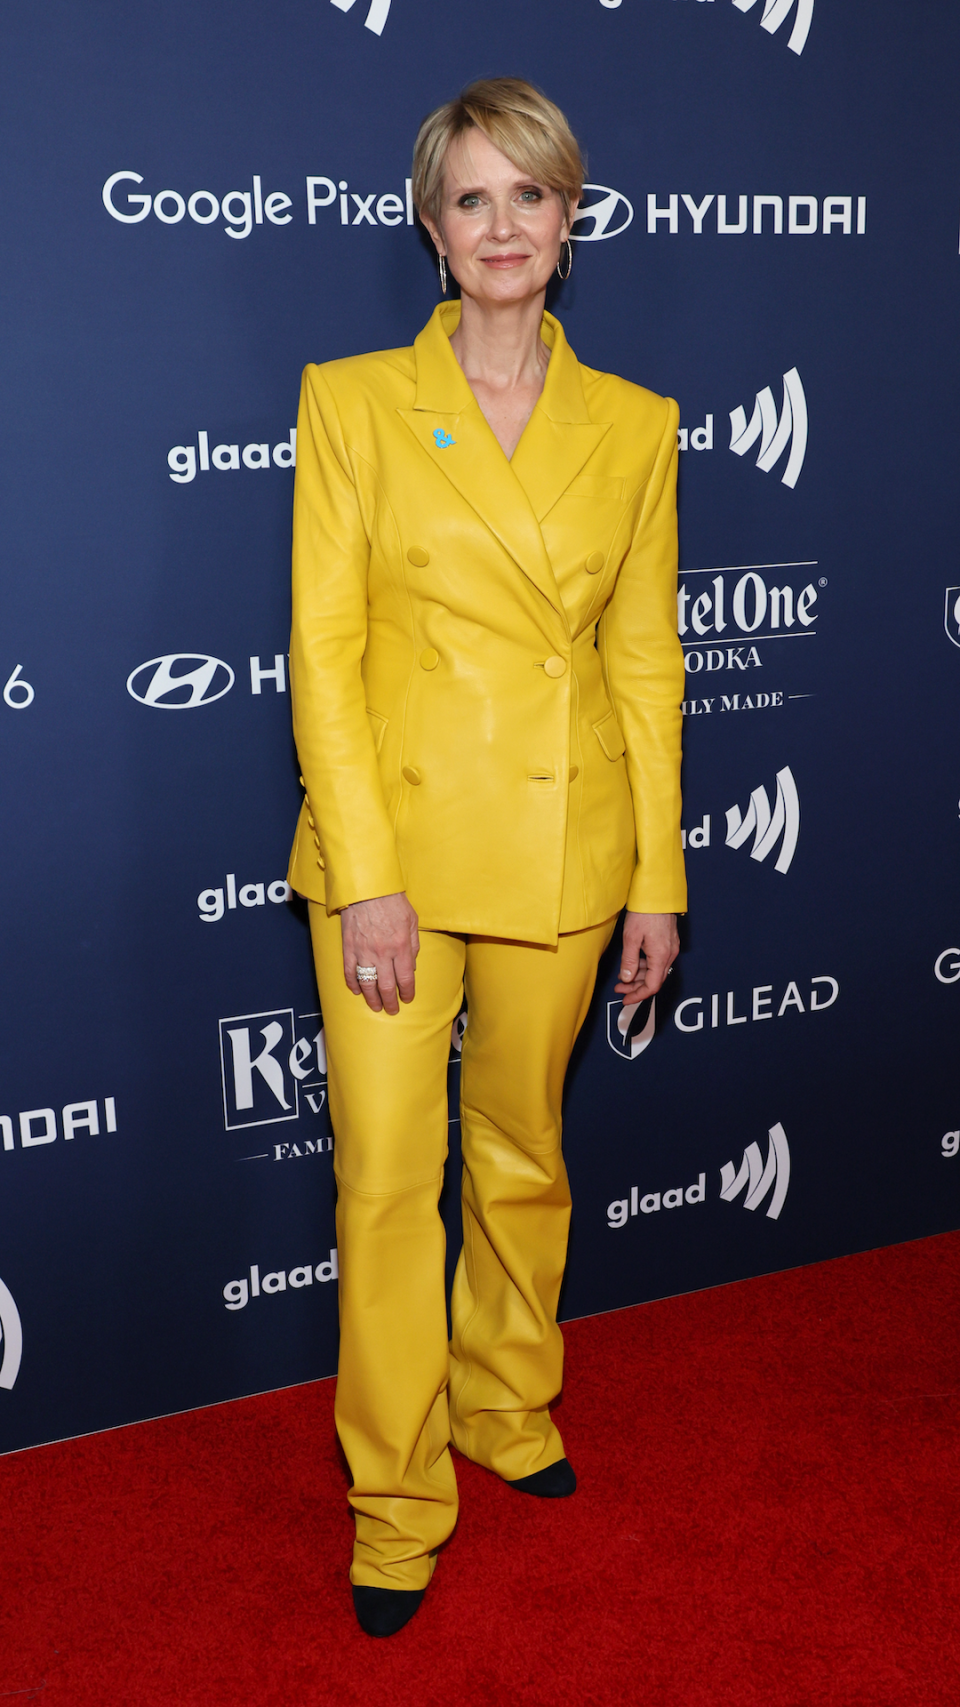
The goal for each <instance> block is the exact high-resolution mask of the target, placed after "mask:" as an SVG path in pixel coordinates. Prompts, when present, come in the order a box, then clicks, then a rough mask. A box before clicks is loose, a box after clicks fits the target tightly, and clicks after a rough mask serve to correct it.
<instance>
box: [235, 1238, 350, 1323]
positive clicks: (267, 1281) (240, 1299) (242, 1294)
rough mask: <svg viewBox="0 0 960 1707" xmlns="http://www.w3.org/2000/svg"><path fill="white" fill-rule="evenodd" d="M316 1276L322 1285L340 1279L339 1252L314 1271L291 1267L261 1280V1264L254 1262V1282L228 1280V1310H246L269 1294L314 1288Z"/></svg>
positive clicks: (252, 1265) (252, 1272)
mask: <svg viewBox="0 0 960 1707" xmlns="http://www.w3.org/2000/svg"><path fill="white" fill-rule="evenodd" d="M314 1275H316V1277H317V1279H318V1280H319V1282H320V1284H321V1285H323V1283H324V1282H325V1281H327V1280H338V1279H339V1267H338V1263H337V1253H336V1250H335V1249H334V1250H332V1251H331V1252H330V1258H329V1261H327V1262H318V1263H317V1265H316V1267H315V1268H314V1267H313V1265H312V1264H311V1263H308V1262H306V1263H303V1264H302V1265H301V1266H300V1267H298V1268H291V1269H290V1271H289V1272H288V1273H285V1272H284V1270H283V1269H282V1268H278V1269H274V1270H273V1271H272V1273H270V1274H265V1275H264V1276H263V1279H262V1280H261V1278H260V1264H259V1263H256V1262H255V1263H251V1265H250V1279H249V1282H248V1281H247V1280H245V1279H244V1280H228V1281H227V1284H226V1286H225V1287H224V1289H223V1297H224V1301H225V1303H226V1306H227V1309H228V1310H245V1309H246V1307H247V1304H248V1302H249V1300H250V1299H251V1298H259V1297H260V1296H261V1294H265V1295H266V1297H268V1298H270V1297H272V1296H274V1295H275V1294H276V1293H278V1292H286V1290H287V1287H288V1286H290V1287H292V1289H293V1290H294V1291H295V1292H296V1291H298V1290H299V1289H300V1288H301V1287H303V1286H312V1285H313V1277H314Z"/></svg>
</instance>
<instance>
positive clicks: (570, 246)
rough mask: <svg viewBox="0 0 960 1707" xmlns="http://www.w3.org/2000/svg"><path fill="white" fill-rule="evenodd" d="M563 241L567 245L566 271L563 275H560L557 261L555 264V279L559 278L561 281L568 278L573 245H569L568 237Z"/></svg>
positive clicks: (571, 262) (571, 265)
mask: <svg viewBox="0 0 960 1707" xmlns="http://www.w3.org/2000/svg"><path fill="white" fill-rule="evenodd" d="M564 241H565V243H566V245H567V270H566V272H565V273H562V272H561V271H560V262H559V261H558V262H557V277H558V278H561V279H568V278H569V277H570V272H571V269H572V267H573V244H572V243H571V241H570V239H569V237H567V238H565V239H564Z"/></svg>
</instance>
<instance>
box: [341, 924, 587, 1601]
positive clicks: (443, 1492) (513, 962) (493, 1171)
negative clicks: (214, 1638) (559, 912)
mask: <svg viewBox="0 0 960 1707" xmlns="http://www.w3.org/2000/svg"><path fill="white" fill-rule="evenodd" d="M310 924H311V933H312V937H313V944H314V955H315V964H316V969H317V980H318V984H319V989H320V1001H321V1005H322V1008H323V1016H324V1026H325V1036H326V1043H327V1060H328V1071H329V1080H328V1082H329V1090H330V1112H331V1116H332V1119H333V1125H334V1131H335V1133H336V1149H335V1156H334V1165H335V1169H336V1174H337V1188H338V1200H337V1245H338V1251H339V1266H340V1312H341V1350H340V1368H339V1375H338V1381H337V1400H336V1419H337V1429H338V1432H339V1435H340V1439H341V1442H342V1445H343V1448H344V1452H345V1453H346V1456H347V1460H348V1462H349V1464H350V1468H351V1473H352V1478H353V1484H352V1487H351V1491H350V1502H351V1505H352V1506H353V1509H354V1513H355V1517H356V1526H357V1539H356V1545H355V1549H354V1558H353V1566H352V1570H351V1580H352V1581H353V1582H354V1583H356V1584H364V1583H365V1584H368V1585H370V1586H373V1587H383V1588H407V1589H410V1588H423V1587H425V1586H426V1583H427V1582H428V1581H429V1575H430V1571H431V1569H432V1561H433V1557H434V1555H435V1552H436V1549H437V1548H438V1547H440V1546H441V1545H442V1543H443V1542H444V1541H445V1540H446V1539H447V1538H448V1537H449V1535H450V1533H451V1532H452V1529H453V1527H454V1524H455V1522H456V1515H457V1489H456V1477H455V1473H454V1468H453V1462H452V1459H451V1456H450V1450H449V1444H448V1443H449V1440H450V1436H451V1431H452V1435H453V1439H454V1441H455V1443H456V1445H457V1446H458V1447H459V1448H460V1450H461V1451H463V1452H464V1453H466V1455H467V1456H468V1457H470V1458H472V1459H474V1460H475V1461H476V1462H477V1463H480V1464H484V1465H485V1466H486V1467H487V1468H489V1469H492V1470H495V1471H496V1472H497V1473H498V1474H500V1475H502V1476H505V1477H506V1478H507V1479H508V1480H513V1479H516V1478H518V1477H520V1476H525V1475H529V1474H531V1473H532V1472H533V1471H535V1470H539V1469H542V1468H544V1467H545V1466H546V1465H548V1464H551V1463H553V1462H555V1461H556V1460H557V1459H559V1458H562V1457H563V1456H564V1449H563V1443H562V1441H561V1439H560V1436H559V1434H558V1432H557V1430H556V1428H555V1426H554V1425H553V1423H552V1422H551V1420H550V1412H549V1405H550V1402H551V1400H552V1399H554V1398H555V1396H556V1395H557V1393H558V1392H559V1390H560V1385H561V1381H562V1373H563V1343H562V1338H561V1334H560V1330H559V1328H558V1327H557V1323H556V1310H557V1300H558V1297H559V1291H560V1282H561V1279H562V1276H563V1268H564V1261H565V1258H566V1246H567V1229H568V1224H569V1216H570V1194H569V1188H568V1185H567V1176H566V1169H565V1167H564V1162H563V1156H562V1153H561V1148H560V1108H561V1098H562V1093H563V1080H564V1074H565V1072H566V1068H567V1063H568V1061H569V1057H570V1052H571V1050H572V1048H573V1044H574V1041H575V1039H576V1036H577V1033H578V1031H579V1029H580V1026H581V1025H582V1023H583V1020H584V1017H585V1015H586V1012H587V1008H588V1006H589V1002H590V998H591V995H592V992H593V987H594V982H595V978H596V968H597V963H598V960H599V958H600V955H601V953H602V952H603V949H604V948H605V947H606V944H607V943H608V942H609V940H610V936H611V934H612V931H613V924H614V921H613V920H612V919H611V920H607V921H606V922H604V923H603V924H601V925H599V926H597V927H594V928H593V929H589V930H586V931H582V932H579V933H576V934H574V935H570V936H563V937H561V938H560V940H559V943H558V944H557V945H556V946H554V947H552V948H550V947H544V946H534V945H530V944H524V943H517V942H504V941H492V940H489V939H485V938H475V937H467V938H464V937H461V936H456V935H452V934H446V933H443V932H432V931H424V932H423V933H422V935H421V945H422V946H421V953H420V958H419V961H418V965H417V994H416V997H415V999H414V1001H413V1002H412V1003H411V1004H410V1005H409V1006H408V1007H401V1011H400V1013H399V1014H398V1015H397V1016H395V1017H391V1016H389V1015H385V1014H372V1013H371V1012H370V1010H369V1009H368V1008H367V1006H366V1003H365V1002H364V1001H363V999H362V997H357V996H354V995H352V994H351V993H350V991H349V990H348V989H347V987H346V985H345V983H344V978H343V963H342V955H341V945H340V924H339V920H338V919H336V918H329V917H328V916H327V914H326V910H325V909H324V908H323V907H322V906H320V905H318V904H313V905H311V908H310ZM464 987H466V993H467V1000H468V1006H469V1020H468V1024H467V1029H466V1033H465V1037H464V1044H463V1055H462V1066H461V1091H462V1095H461V1110H460V1119H461V1142H462V1147H463V1162H464V1170H463V1216H464V1249H463V1253H462V1255H461V1258H460V1261H459V1264H458V1267H457V1273H456V1278H455V1282H454V1292H453V1338H452V1342H451V1344H450V1345H449V1346H448V1343H447V1322H446V1309H445V1303H444V1251H445V1241H444V1230H443V1224H442V1222H441V1219H440V1215H439V1212H438V1208H437V1203H438V1198H439V1192H440V1185H441V1180H442V1171H443V1164H444V1160H445V1157H446V1153H447V1136H448V1129H447V1121H448V1108H447V1068H448V1062H449V1058H450V1048H451V1037H450V1032H451V1025H452V1022H453V1020H454V1018H455V1017H456V1015H457V1014H458V1012H459V1010H460V1006H461V1001H462V996H463V991H464ZM448 1386H449V1395H450V1397H449V1407H448Z"/></svg>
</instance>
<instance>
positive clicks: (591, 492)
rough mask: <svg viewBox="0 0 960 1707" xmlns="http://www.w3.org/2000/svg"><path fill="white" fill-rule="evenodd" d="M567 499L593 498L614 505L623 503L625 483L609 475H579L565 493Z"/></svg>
mask: <svg viewBox="0 0 960 1707" xmlns="http://www.w3.org/2000/svg"><path fill="white" fill-rule="evenodd" d="M563 496H564V497H565V498H593V499H598V498H599V499H600V501H601V502H603V501H604V500H606V501H607V502H608V503H612V504H622V503H623V481H622V480H615V479H614V478H613V477H612V476H610V475H607V474H578V475H577V478H576V480H571V482H570V484H569V486H568V487H567V489H566V491H565V492H564V494H563Z"/></svg>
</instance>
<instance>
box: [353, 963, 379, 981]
mask: <svg viewBox="0 0 960 1707" xmlns="http://www.w3.org/2000/svg"><path fill="white" fill-rule="evenodd" d="M376 981H377V969H376V967H375V966H358V967H357V983H358V984H375V983H376Z"/></svg>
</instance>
